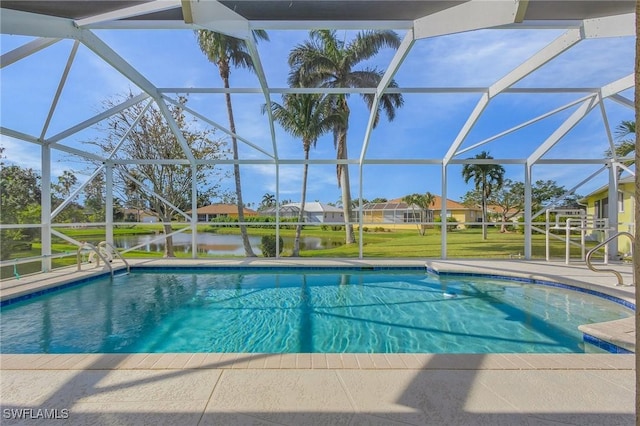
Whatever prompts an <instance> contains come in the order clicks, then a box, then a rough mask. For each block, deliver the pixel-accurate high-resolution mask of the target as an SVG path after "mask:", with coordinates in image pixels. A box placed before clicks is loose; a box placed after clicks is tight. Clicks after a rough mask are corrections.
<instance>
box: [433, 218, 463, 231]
mask: <svg viewBox="0 0 640 426" xmlns="http://www.w3.org/2000/svg"><path fill="white" fill-rule="evenodd" d="M434 222H436V223H442V218H441V217H437V218H436V220H435V221H434ZM455 229H458V220H457V219H456V218H455V217H448V218H447V231H453V230H455ZM440 230H442V227H440Z"/></svg>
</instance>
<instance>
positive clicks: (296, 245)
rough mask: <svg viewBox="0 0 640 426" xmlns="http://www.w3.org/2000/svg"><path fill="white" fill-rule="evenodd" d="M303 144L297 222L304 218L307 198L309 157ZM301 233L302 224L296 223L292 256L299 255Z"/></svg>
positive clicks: (307, 150)
mask: <svg viewBox="0 0 640 426" xmlns="http://www.w3.org/2000/svg"><path fill="white" fill-rule="evenodd" d="M303 145H304V159H305V163H304V168H303V170H302V192H301V197H300V212H299V213H298V222H302V221H303V220H304V205H305V202H306V201H305V200H306V198H307V173H308V171H309V164H307V162H306V160H308V159H309V144H306V143H304V142H303ZM301 233H302V225H301V224H298V225H297V226H296V237H295V240H294V241H293V255H292V256H293V257H298V256H300V234H301Z"/></svg>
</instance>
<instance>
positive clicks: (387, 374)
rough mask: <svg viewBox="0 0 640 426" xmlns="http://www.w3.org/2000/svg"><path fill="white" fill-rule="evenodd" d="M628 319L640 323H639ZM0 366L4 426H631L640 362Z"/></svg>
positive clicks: (423, 359)
mask: <svg viewBox="0 0 640 426" xmlns="http://www.w3.org/2000/svg"><path fill="white" fill-rule="evenodd" d="M131 263H132V264H134V265H135V266H138V267H139V266H151V267H152V266H160V265H167V263H169V264H170V265H175V266H178V265H180V266H266V265H277V266H283V267H286V266H300V265H304V266H369V265H373V266H413V265H424V261H420V260H417V259H409V260H404V259H398V260H390V259H385V260H373V259H367V260H358V259H335V260H333V259H278V260H275V259H222V260H214V261H212V260H208V259H207V260H205V259H200V260H187V259H185V260H182V259H181V260H173V259H172V260H171V261H167V260H163V259H155V260H135V261H132V262H131ZM428 263H429V266H430V267H431V268H433V269H435V270H437V271H441V272H442V271H462V272H470V273H487V274H497V275H507V276H518V277H527V278H532V279H542V280H548V281H558V282H562V283H567V284H571V285H577V286H580V287H585V288H589V289H593V290H596V291H600V292H602V293H605V294H609V295H612V296H615V297H619V298H622V299H624V300H628V301H631V302H633V300H634V294H635V287H626V286H625V287H616V286H614V284H615V282H616V280H615V277H614V276H613V275H611V274H596V273H594V272H592V271H590V270H588V269H587V268H586V267H585V266H584V265H580V264H571V265H565V264H564V263H559V262H542V261H520V260H504V261H501V260H490V261H487V260H466V259H465V260H451V261H448V260H447V261H443V260H433V261H428ZM614 267H615V268H616V269H617V270H618V271H620V272H621V273H622V274H623V277H624V281H625V283H631V282H632V269H631V266H630V265H624V264H620V265H615V266H614ZM90 273H93V272H92V271H91V272H82V275H85V276H86V275H88V274H90ZM73 275H75V274H71V273H70V272H65V271H55V272H52V273H49V274H45V275H38V276H33V277H23V278H21V279H20V280H18V281H16V280H7V281H2V282H1V283H0V288H1V293H2V297H3V298H6V297H10V294H13V295H15V294H20V293H22V292H32V291H34V290H35V289H36V288H42V286H48V285H53V284H52V283H54V282H57V283H60V282H64V281H65V280H68V279H70V276H73ZM630 320H631V324H633V317H630ZM628 324H629V321H627V323H625V324H623V325H619V324H618V325H615V327H616V328H619V329H620V330H624V331H623V332H622V333H623V334H625V335H626V336H627V339H631V340H634V339H635V329H629V327H628ZM617 331H618V330H616V329H613V330H610V332H611V333H612V334H616V333H617ZM621 338H622V337H621ZM0 369H1V371H0V405H1V408H2V413H1V414H0V415H2V424H3V425H12V424H29V425H33V424H48V423H49V422H50V420H44V419H43V418H44V417H46V416H54V417H55V416H57V417H58V418H64V417H67V418H66V419H64V424H169V425H199V424H202V425H205V424H219V425H235V424H259V425H262V424H264V425H300V424H310V425H312V424H326V425H340V424H344V425H365V424H366V425H369V424H371V425H378V424H379V425H393V424H398V425H401V424H404V425H406V424H412V425H424V424H434V425H501V424H502V425H515V424H518V425H529V424H531V425H552V424H576V425H586V424H594V425H595V424H597V425H614V424H616V425H620V424H629V425H632V424H635V377H636V376H635V355H619V354H567V355H565V354H562V355H557V354H477V355H450V354H447V355H444V354H442V355H440V354H435V355H434V354H284V355H280V354H217V353H216V354H131V355H127V354H124V355H120V354H117V355H116V354H84V355H22V354H17V355H0ZM39 410H40V411H39ZM44 410H48V411H44ZM18 416H22V420H18V419H16V418H17V417H18ZM25 417H26V418H25ZM32 418H36V419H35V420H33V419H32ZM58 423H60V424H62V423H63V420H58Z"/></svg>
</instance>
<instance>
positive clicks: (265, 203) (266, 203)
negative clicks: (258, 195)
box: [260, 192, 276, 209]
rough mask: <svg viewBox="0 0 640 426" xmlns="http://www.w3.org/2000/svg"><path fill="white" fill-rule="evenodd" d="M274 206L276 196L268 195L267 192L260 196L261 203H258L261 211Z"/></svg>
mask: <svg viewBox="0 0 640 426" xmlns="http://www.w3.org/2000/svg"><path fill="white" fill-rule="evenodd" d="M275 205H276V196H275V195H273V194H269V193H268V192H267V193H265V194H264V195H263V196H262V201H261V202H260V208H261V209H267V208H269V207H273V206H275Z"/></svg>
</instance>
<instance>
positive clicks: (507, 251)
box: [0, 225, 597, 278]
mask: <svg viewBox="0 0 640 426" xmlns="http://www.w3.org/2000/svg"><path fill="white" fill-rule="evenodd" d="M177 227H182V226H179V225H178V226H177ZM177 227H176V229H177ZM159 230H160V226H159V225H155V226H131V227H126V228H125V227H119V228H115V229H114V234H116V235H135V234H145V233H155V232H156V231H159ZM198 230H199V231H200V232H216V233H219V234H239V229H238V228H234V227H215V228H214V227H211V226H209V225H202V226H199V227H198ZM60 231H61V232H63V233H64V234H65V235H68V236H70V237H72V238H75V239H77V240H89V241H98V240H101V239H103V238H104V235H105V234H104V229H96V228H93V229H91V228H82V229H71V228H65V229H60ZM249 233H250V235H252V236H263V235H274V234H275V230H274V229H265V228H249ZM363 234H364V235H363V236H364V238H363V239H364V246H363V251H364V253H363V255H364V257H382V258H384V257H387V258H394V257H401V258H412V257H416V258H417V257H419V258H440V257H441V252H440V248H441V234H440V231H439V230H436V229H428V230H427V231H426V235H424V236H421V235H419V234H418V231H417V230H398V231H389V230H386V231H384V232H373V231H372V230H369V231H367V232H364V233H363ZM280 235H281V236H283V237H293V236H294V235H295V230H294V229H281V230H280ZM302 235H303V236H308V237H323V238H332V239H333V240H334V241H343V239H344V231H339V230H337V231H334V230H331V229H324V230H323V229H322V228H321V227H319V226H306V227H305V228H304V229H303V231H302ZM358 237H359V235H358V232H357V230H356V238H358ZM590 245H591V246H593V243H592V244H590ZM40 248H41V245H40V243H39V242H34V243H32V247H31V250H23V251H20V252H15V253H12V254H11V256H10V259H16V258H25V257H30V256H38V255H39V254H40ZM76 250H77V248H76V247H75V246H74V245H72V244H69V243H67V242H65V241H63V240H61V239H58V238H54V239H53V244H52V251H53V252H54V253H65V252H66V253H70V254H75V253H76ZM290 254H291V253H290V251H287V250H285V251H284V252H283V253H282V256H289V255H290ZM518 254H524V235H523V234H521V233H518V232H512V233H500V232H499V228H497V227H490V228H489V229H488V239H487V240H484V241H483V240H482V230H481V229H465V230H455V231H450V232H448V233H447V258H449V259H455V258H495V259H506V258H509V257H510V256H512V255H518ZM176 255H177V256H178V257H185V258H187V257H190V253H176ZM358 255H359V248H358V244H357V243H356V244H351V245H348V246H347V245H344V244H342V245H339V246H338V247H334V248H327V249H322V250H306V251H301V256H303V257H337V258H341V257H342V258H355V257H358ZM571 255H572V258H574V259H577V258H578V257H579V255H580V251H579V248H577V247H572V249H571ZM161 256H162V253H161V252H155V253H148V252H144V251H133V252H127V254H126V257H128V258H148V257H161ZM532 256H533V257H534V258H537V259H544V257H545V237H544V235H540V234H534V235H533V236H532ZM551 256H552V257H553V258H555V259H564V256H565V245H564V242H561V241H557V240H555V239H553V238H552V239H551ZM596 257H597V256H596ZM75 263H76V257H75V255H70V256H67V257H63V258H60V259H54V260H53V265H54V267H61V266H68V265H73V264H75ZM17 268H18V273H19V274H20V275H25V274H28V273H33V272H38V271H39V270H40V261H39V260H37V261H34V262H32V263H29V264H22V265H18V267H17ZM13 275H14V267H13V266H12V265H10V266H5V267H3V268H2V269H1V270H0V277H1V278H7V277H11V276H13Z"/></svg>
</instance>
